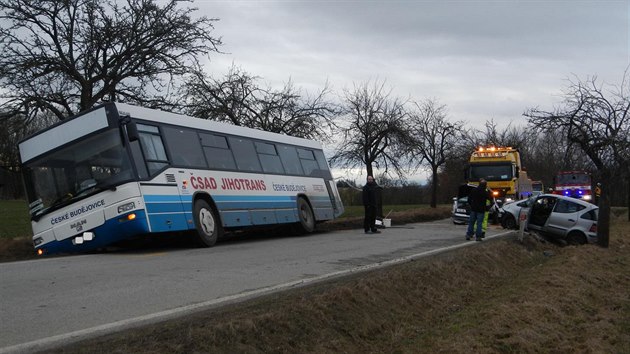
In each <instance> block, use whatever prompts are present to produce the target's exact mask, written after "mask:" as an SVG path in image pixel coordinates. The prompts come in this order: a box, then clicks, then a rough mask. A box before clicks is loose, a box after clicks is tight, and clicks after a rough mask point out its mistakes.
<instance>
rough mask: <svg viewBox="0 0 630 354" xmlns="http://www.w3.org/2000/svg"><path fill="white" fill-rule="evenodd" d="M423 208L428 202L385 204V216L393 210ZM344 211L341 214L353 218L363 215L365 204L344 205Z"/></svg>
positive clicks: (426, 206)
mask: <svg viewBox="0 0 630 354" xmlns="http://www.w3.org/2000/svg"><path fill="white" fill-rule="evenodd" d="M438 206H439V207H442V206H444V205H438ZM422 208H429V205H428V204H405V205H400V204H399V205H383V214H384V215H383V216H387V214H388V213H389V212H390V211H391V212H394V213H395V212H398V211H407V210H410V209H422ZM344 209H345V211H344V213H343V215H341V217H342V218H351V217H355V216H363V215H364V210H363V206H362V205H353V206H344Z"/></svg>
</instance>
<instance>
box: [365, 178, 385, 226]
mask: <svg viewBox="0 0 630 354" xmlns="http://www.w3.org/2000/svg"><path fill="white" fill-rule="evenodd" d="M377 188H378V185H377V184H376V181H374V177H372V176H367V183H366V184H365V186H363V195H362V197H363V207H364V208H365V219H363V229H364V230H365V233H366V234H369V233H370V231H371V232H372V233H375V234H380V233H381V232H380V231H378V230H377V229H376V203H377V195H376V189H377Z"/></svg>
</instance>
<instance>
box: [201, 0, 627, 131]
mask: <svg viewBox="0 0 630 354" xmlns="http://www.w3.org/2000/svg"><path fill="white" fill-rule="evenodd" d="M629 3H630V2H629V1H627V0H625V1H606V0H601V1H580V0H566V1H562V0H556V1H553V0H551V1H545V0H540V1H534V0H530V1H507V0H505V1H465V0H461V1H418V0H416V1H385V0H380V1H369V0H363V1H361V0H345V1H343V0H342V1H332V0H331V1H298V0H288V1H214V0H197V1H195V2H194V3H193V6H195V7H198V8H199V12H198V13H199V14H203V15H205V16H208V17H213V18H218V19H219V21H218V22H216V23H215V33H214V34H215V35H216V36H220V37H222V40H223V42H224V45H223V46H222V48H221V49H222V51H224V52H227V53H228V54H224V55H218V54H214V55H213V56H212V57H211V61H210V62H209V63H208V64H207V71H208V72H209V73H210V74H213V75H218V74H220V73H223V72H225V71H226V69H227V68H228V67H230V66H231V65H232V63H234V64H236V65H237V66H239V67H240V68H242V69H243V70H245V71H247V72H248V73H250V74H253V75H257V76H260V77H262V78H263V79H264V81H265V82H267V83H269V84H270V85H272V86H274V87H275V86H277V87H281V86H282V84H283V83H284V82H286V81H287V80H288V79H289V78H291V80H292V81H293V82H294V84H295V86H296V87H301V88H303V89H304V90H307V91H312V92H314V91H318V90H320V89H321V88H322V87H323V86H324V84H325V83H326V81H328V82H329V84H330V85H331V86H332V89H333V90H334V92H335V93H337V94H339V95H341V94H342V93H343V90H344V89H351V88H352V87H353V84H358V83H364V82H366V81H368V80H372V81H373V80H376V79H378V80H386V82H387V85H389V86H390V87H391V88H393V89H394V93H395V94H396V95H397V96H400V97H402V98H406V97H411V98H412V99H415V100H422V99H424V98H436V99H437V100H438V101H439V102H440V103H442V104H445V105H446V106H447V107H448V112H449V118H450V119H451V120H464V121H466V122H468V123H467V124H469V125H470V126H474V127H478V128H481V127H483V124H484V122H486V121H488V120H490V119H493V120H494V121H495V122H497V123H498V124H499V127H507V125H508V124H510V123H512V125H525V124H526V120H525V118H523V117H522V113H523V112H524V111H525V110H526V109H528V108H533V107H540V108H542V109H552V108H553V105H554V104H557V103H560V102H561V97H560V93H561V90H562V89H563V88H565V87H566V86H567V79H569V78H573V77H574V75H576V76H577V77H578V78H580V79H585V78H587V77H588V76H592V75H597V76H598V78H600V80H602V81H604V82H607V83H611V84H619V83H620V80H621V78H622V75H623V72H624V70H626V68H627V67H628V64H629V49H628V48H629V31H630V28H629V17H630V5H629Z"/></svg>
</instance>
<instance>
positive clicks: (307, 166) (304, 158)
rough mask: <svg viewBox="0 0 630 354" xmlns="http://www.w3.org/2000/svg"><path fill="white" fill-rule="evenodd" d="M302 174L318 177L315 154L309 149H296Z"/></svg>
mask: <svg viewBox="0 0 630 354" xmlns="http://www.w3.org/2000/svg"><path fill="white" fill-rule="evenodd" d="M297 152H298V156H299V157H300V162H301V163H302V168H303V169H304V174H305V175H307V176H313V177H319V175H320V174H319V173H318V172H319V165H318V164H317V161H315V156H314V155H313V152H312V151H311V150H304V149H297Z"/></svg>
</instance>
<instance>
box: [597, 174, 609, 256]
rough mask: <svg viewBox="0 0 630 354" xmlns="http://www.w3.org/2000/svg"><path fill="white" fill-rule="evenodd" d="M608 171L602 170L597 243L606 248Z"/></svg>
mask: <svg viewBox="0 0 630 354" xmlns="http://www.w3.org/2000/svg"><path fill="white" fill-rule="evenodd" d="M609 192H610V173H609V171H602V195H601V197H600V198H599V216H598V220H597V244H598V245H600V246H601V247H606V248H608V243H609V234H610V193H609Z"/></svg>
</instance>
